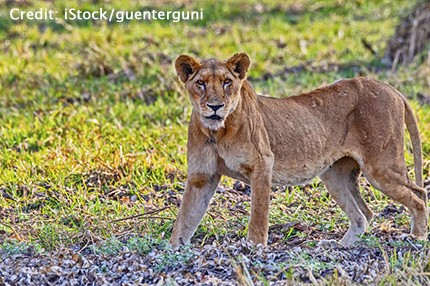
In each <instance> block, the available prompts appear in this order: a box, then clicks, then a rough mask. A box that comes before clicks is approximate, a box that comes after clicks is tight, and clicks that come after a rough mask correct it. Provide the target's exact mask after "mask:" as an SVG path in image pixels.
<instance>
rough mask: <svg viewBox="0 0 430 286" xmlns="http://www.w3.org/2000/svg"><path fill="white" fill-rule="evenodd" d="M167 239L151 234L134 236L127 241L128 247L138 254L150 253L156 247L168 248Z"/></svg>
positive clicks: (160, 248)
mask: <svg viewBox="0 0 430 286" xmlns="http://www.w3.org/2000/svg"><path fill="white" fill-rule="evenodd" d="M166 245H167V240H162V239H157V238H153V237H151V236H149V235H145V236H144V237H133V238H130V239H129V240H128V241H127V247H128V249H130V250H131V251H136V252H137V253H138V254H148V253H149V252H151V250H153V249H154V248H157V249H159V250H163V249H165V248H166Z"/></svg>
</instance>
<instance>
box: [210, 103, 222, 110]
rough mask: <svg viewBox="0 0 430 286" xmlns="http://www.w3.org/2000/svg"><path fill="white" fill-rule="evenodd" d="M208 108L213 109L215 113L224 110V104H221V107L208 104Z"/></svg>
mask: <svg viewBox="0 0 430 286" xmlns="http://www.w3.org/2000/svg"><path fill="white" fill-rule="evenodd" d="M207 106H208V107H209V108H211V109H212V110H213V111H217V110H218V109H220V108H223V107H224V104H221V105H210V104H207Z"/></svg>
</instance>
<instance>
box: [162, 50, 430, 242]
mask: <svg viewBox="0 0 430 286" xmlns="http://www.w3.org/2000/svg"><path fill="white" fill-rule="evenodd" d="M249 65H250V60H249V57H248V56H247V55H246V54H244V53H240V54H236V55H234V56H233V57H232V58H230V59H229V60H227V61H220V60H216V59H209V60H206V61H203V62H201V63H199V62H197V61H196V60H195V59H193V58H192V57H189V56H185V55H182V56H180V57H178V59H177V60H176V62H175V67H176V70H177V72H178V75H179V77H180V78H181V80H182V81H183V82H184V83H185V86H186V88H187V90H188V93H189V96H190V99H191V103H192V104H193V106H194V109H193V112H192V115H191V121H190V124H189V131H188V154H187V158H188V180H187V185H186V189H185V193H184V196H183V199H182V203H181V207H180V210H179V213H178V217H177V220H176V223H175V226H174V229H173V233H172V236H171V238H170V243H171V245H172V247H173V248H178V247H179V246H180V245H181V244H183V243H186V242H188V241H189V240H190V238H191V236H192V235H193V233H194V232H195V230H196V228H197V226H198V224H199V223H200V221H201V219H202V217H203V215H204V213H205V212H206V209H207V206H208V204H209V202H210V200H211V198H212V196H213V194H214V192H215V189H216V187H217V186H218V183H219V180H220V178H221V175H226V176H229V177H232V178H235V179H238V180H242V181H244V182H246V183H248V184H250V185H251V217H250V221H249V227H248V239H249V240H251V241H253V242H254V243H261V244H263V245H266V244H267V235H268V227H269V204H270V190H271V186H272V185H283V186H292V185H298V184H304V183H306V182H309V181H310V180H312V178H314V177H316V176H320V178H321V179H322V180H323V182H324V183H325V186H326V188H327V190H328V192H329V193H330V195H331V196H332V197H333V199H335V200H336V202H337V203H338V204H339V206H340V207H341V208H342V210H343V211H344V212H345V213H346V215H347V216H348V218H349V220H350V222H351V226H350V228H349V229H348V231H347V233H346V234H345V236H344V237H343V238H342V240H341V244H343V245H351V244H352V243H353V242H355V241H356V240H357V239H358V238H359V236H360V235H362V234H363V233H364V232H365V231H366V229H367V227H368V226H369V223H370V221H371V220H372V218H373V213H372V211H371V210H370V209H369V208H368V207H367V205H366V203H365V201H364V200H363V198H362V196H361V193H360V189H359V186H358V179H359V176H360V174H361V173H363V174H364V176H365V177H366V178H367V179H368V181H369V182H370V183H371V184H372V185H373V186H374V187H375V188H377V189H378V190H380V191H381V192H383V193H384V194H386V195H387V196H389V197H390V198H392V199H394V200H396V201H398V202H400V203H402V204H403V205H405V206H406V207H407V208H408V209H409V210H410V211H411V213H412V227H411V234H412V235H413V236H415V237H417V238H419V239H425V237H426V233H427V221H428V218H427V194H426V192H425V190H424V189H423V188H422V150H421V141H420V137H419V130H418V126H417V123H416V121H415V117H414V115H413V113H412V110H411V108H410V106H409V104H408V103H407V101H406V99H405V98H404V97H403V96H402V95H401V94H400V93H399V92H398V91H397V90H396V89H395V88H393V87H391V86H389V85H387V84H384V83H381V82H378V81H375V80H370V79H366V78H354V79H343V80H340V81H337V82H336V83H334V84H331V85H329V86H326V87H322V88H319V89H317V90H314V91H312V92H309V93H305V94H300V95H296V96H291V97H286V98H281V99H279V98H271V97H264V96H260V95H256V94H255V92H254V90H253V88H252V86H251V84H250V83H249V82H248V81H247V80H246V73H247V71H248V68H249ZM202 83H203V84H202ZM214 106H216V108H215V109H216V110H214ZM214 114H215V115H217V116H219V117H215V119H214V118H208V117H211V116H212V115H214ZM405 124H406V126H407V128H408V130H409V133H410V135H411V141H412V145H413V149H414V162H415V177H416V183H414V182H413V181H412V180H411V179H410V178H409V177H408V174H407V169H406V164H405V159H404V125H405Z"/></svg>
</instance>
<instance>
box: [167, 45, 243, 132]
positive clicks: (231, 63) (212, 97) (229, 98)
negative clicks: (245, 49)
mask: <svg viewBox="0 0 430 286" xmlns="http://www.w3.org/2000/svg"><path fill="white" fill-rule="evenodd" d="M249 65H250V60H249V57H248V55H247V54H245V53H239V54H235V55H234V56H232V57H231V58H230V59H229V60H227V61H221V60H217V59H209V60H205V61H202V62H201V63H199V62H197V61H196V60H195V59H194V58H192V57H190V56H187V55H181V56H179V57H178V58H177V59H176V61H175V68H176V71H177V73H178V75H179V77H180V79H181V80H182V82H184V83H185V87H186V88H187V90H188V94H189V96H190V100H191V103H192V104H193V106H194V109H195V110H196V111H197V113H198V115H199V117H200V120H201V122H202V123H203V125H204V126H205V127H207V128H209V129H212V130H218V129H220V128H222V127H224V122H225V120H226V118H227V116H228V115H229V114H231V113H232V112H233V111H234V110H235V109H236V107H237V104H238V103H239V100H240V90H241V88H242V84H243V81H244V80H245V78H246V73H247V71H248V68H249Z"/></svg>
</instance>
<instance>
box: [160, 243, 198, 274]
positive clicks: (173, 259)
mask: <svg viewBox="0 0 430 286" xmlns="http://www.w3.org/2000/svg"><path fill="white" fill-rule="evenodd" d="M191 248H192V245H191V244H186V245H185V246H183V247H182V248H181V249H180V250H178V251H175V250H173V249H172V248H171V247H170V245H167V247H166V248H165V249H164V253H162V254H161V255H160V257H159V258H158V264H157V265H156V266H155V267H154V270H155V271H157V272H161V271H163V270H164V271H165V270H166V269H167V268H173V269H174V268H176V267H178V266H180V265H183V264H187V263H188V262H189V261H190V260H191V258H193V257H194V256H195V253H194V252H193V251H191Z"/></svg>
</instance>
